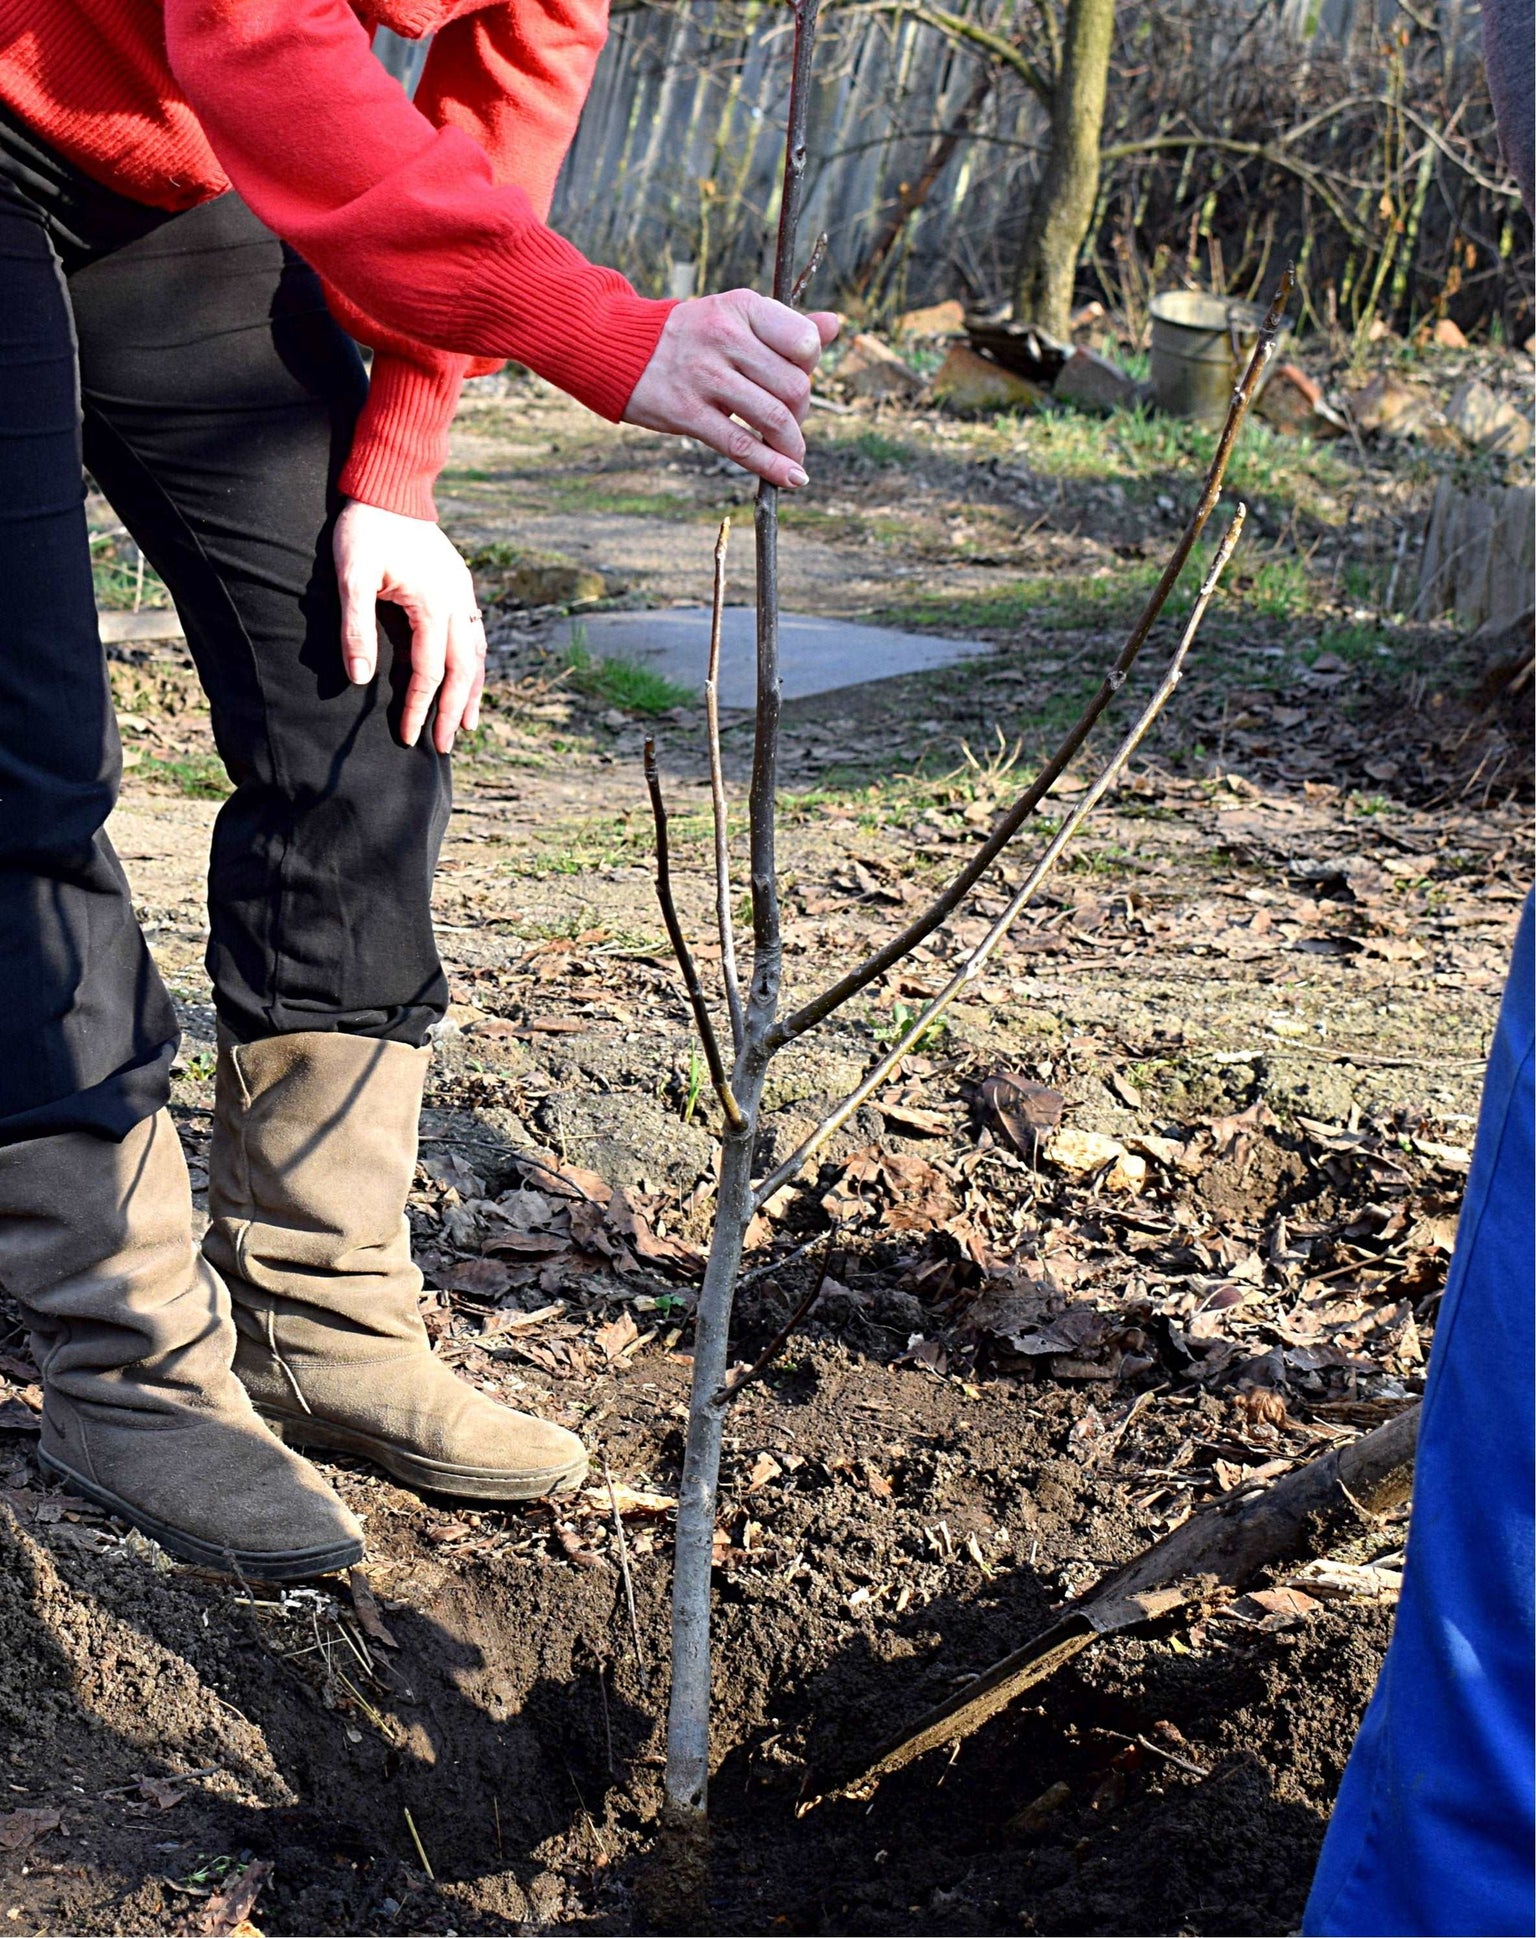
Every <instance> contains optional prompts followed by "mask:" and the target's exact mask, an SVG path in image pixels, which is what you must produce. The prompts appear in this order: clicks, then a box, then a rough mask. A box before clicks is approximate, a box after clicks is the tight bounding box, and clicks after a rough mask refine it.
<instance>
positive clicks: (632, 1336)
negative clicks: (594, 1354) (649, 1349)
mask: <svg viewBox="0 0 1536 1938" xmlns="http://www.w3.org/2000/svg"><path fill="white" fill-rule="evenodd" d="M639 1337H640V1328H639V1327H638V1326H637V1325H636V1324H635V1322H634V1318H633V1316H632V1315H631V1314H630V1313H628V1312H621V1313H620V1314H619V1316H618V1318H617V1319H610V1320H609V1322H608V1324H607V1325H606V1326H599V1327H598V1329H597V1334H596V1338H597V1343H598V1345H599V1346H600V1347H601V1348H602V1352H603V1357H604V1358H605V1359H607V1360H608V1361H609V1362H610V1363H611V1362H612V1361H614V1360H615V1359H617V1358H618V1356H619V1354H620V1353H621V1352H623V1350H624V1348H625V1347H626V1346H632V1345H633V1344H634V1343H635V1341H636V1340H637V1339H638V1338H639Z"/></svg>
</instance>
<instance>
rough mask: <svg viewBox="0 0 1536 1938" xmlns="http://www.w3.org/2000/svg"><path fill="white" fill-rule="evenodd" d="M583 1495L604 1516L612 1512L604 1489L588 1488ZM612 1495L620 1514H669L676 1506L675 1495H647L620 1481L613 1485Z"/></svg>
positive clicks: (642, 1490)
mask: <svg viewBox="0 0 1536 1938" xmlns="http://www.w3.org/2000/svg"><path fill="white" fill-rule="evenodd" d="M583 1494H584V1497H585V1498H586V1499H587V1500H589V1501H591V1502H592V1504H593V1506H594V1507H599V1508H601V1509H602V1511H603V1512H604V1513H605V1514H611V1513H612V1512H613V1505H612V1502H610V1500H609V1499H608V1489H607V1488H606V1487H588V1488H585V1489H583ZM613 1495H614V1499H615V1500H616V1501H617V1502H618V1504H619V1512H620V1514H670V1513H671V1512H672V1510H673V1509H674V1508H675V1507H676V1506H677V1496H676V1495H675V1494H651V1493H647V1492H646V1490H645V1489H644V1488H642V1487H628V1486H626V1485H625V1483H624V1482H623V1481H621V1480H616V1481H615V1482H614V1483H613Z"/></svg>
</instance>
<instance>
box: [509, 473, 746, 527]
mask: <svg viewBox="0 0 1536 1938" xmlns="http://www.w3.org/2000/svg"><path fill="white" fill-rule="evenodd" d="M541 485H542V495H543V496H544V497H545V499H546V501H547V503H548V504H549V507H550V509H551V510H554V511H592V512H607V513H609V514H610V515H611V516H613V517H615V518H665V519H667V520H669V521H670V522H671V523H673V524H679V525H694V524H709V523H713V524H718V523H719V521H720V519H721V518H722V517H723V516H724V514H725V513H726V512H728V511H730V510H731V509H732V508H733V506H732V502H731V501H727V502H726V503H725V504H723V505H715V504H705V503H702V502H700V501H698V500H695V499H693V498H684V497H681V496H679V495H678V494H677V493H675V492H671V491H633V490H623V489H621V488H618V487H607V488H605V487H604V485H603V484H602V482H601V480H600V479H594V480H591V481H588V480H586V479H584V478H579V477H577V478H570V477H566V478H551V479H549V480H547V481H545V480H541Z"/></svg>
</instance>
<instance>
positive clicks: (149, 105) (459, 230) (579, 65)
mask: <svg viewBox="0 0 1536 1938" xmlns="http://www.w3.org/2000/svg"><path fill="white" fill-rule="evenodd" d="M606 16H607V0H492V3H491V4H489V5H484V4H480V0H359V4H358V5H357V7H356V8H355V9H354V8H353V7H350V6H348V5H347V0H0V100H3V101H4V102H5V103H6V104H7V105H8V106H9V107H10V109H11V110H12V112H13V113H15V114H18V115H19V116H20V117H21V118H22V119H23V120H24V121H26V122H27V123H28V124H29V125H30V126H31V127H33V128H34V129H36V130H37V132H38V133H39V134H41V135H42V136H43V137H44V139H45V140H47V141H48V142H50V143H51V145H52V146H53V147H54V148H56V149H57V150H58V151H59V152H60V153H61V154H63V155H64V156H65V157H67V158H68V159H69V160H70V161H72V162H74V163H75V164H76V166H77V167H79V168H80V169H81V170H83V171H84V172H85V173H86V174H88V175H91V176H93V177H94V178H95V179H96V180H97V181H100V182H104V183H106V184H107V186H108V187H110V188H114V189H117V190H118V191H119V192H120V193H122V194H124V195H127V196H130V197H132V198H133V199H134V200H135V201H139V202H147V203H150V204H151V205H153V206H154V207H157V208H165V209H184V208H190V207H192V206H193V205H194V204H196V203H198V202H202V201H206V200H207V199H208V198H209V197H210V196H214V195H219V194H221V193H223V191H224V190H225V189H227V188H228V187H230V186H231V185H233V186H234V187H235V188H236V189H238V190H239V192H240V194H241V195H242V196H243V197H244V198H245V200H246V202H247V203H248V204H249V205H250V207H251V208H252V209H253V210H254V211H255V212H256V214H257V215H258V216H260V218H261V219H262V221H263V222H265V223H266V224H267V226H268V227H269V228H270V229H272V230H274V231H275V232H276V233H277V234H278V235H280V236H282V237H283V238H284V239H285V240H286V241H288V242H290V243H292V245H293V246H294V248H296V249H297V250H298V251H299V253H300V254H301V255H302V256H303V257H304V258H305V260H306V261H307V262H309V263H311V264H312V265H313V266H314V268H315V269H316V270H318V271H319V273H320V275H321V276H322V277H323V278H324V279H325V283H326V287H327V296H328V298H329V300H330V303H331V306H332V308H333V309H334V311H335V312H336V315H337V316H338V317H339V318H340V320H341V322H342V323H343V324H344V325H345V326H346V328H347V329H349V330H350V331H351V332H352V334H353V335H354V336H356V337H358V338H359V339H360V340H361V341H362V342H364V343H368V344H371V345H372V346H373V348H374V350H375V353H376V354H375V357H374V365H373V384H372V389H371V392H370V395H369V399H368V404H367V406H366V408H365V410H364V412H363V416H362V419H361V421H360V423H359V425H358V430H357V436H356V439H355V441H354V443H353V447H352V455H351V459H350V461H349V462H348V464H347V467H346V469H345V471H344V472H343V473H342V480H341V483H342V489H343V490H344V491H345V492H346V493H347V494H348V495H349V496H351V497H354V498H361V499H363V500H365V501H366V502H367V503H369V504H374V505H382V506H384V507H385V508H386V509H387V510H392V511H400V512H405V513H407V514H409V515H410V516H412V517H416V518H430V517H433V516H434V515H435V510H434V506H433V503H432V483H433V480H434V479H435V478H436V476H437V473H438V472H439V471H440V470H441V468H442V465H443V461H444V458H445V457H446V454H447V443H448V425H449V422H450V421H451V419H452V417H453V412H454V407H455V405H456V403H457V401H458V393H459V386H460V384H461V383H462V381H463V379H464V377H465V375H466V374H467V373H469V372H470V371H471V370H472V369H473V368H474V367H475V365H476V361H477V360H481V359H484V360H489V362H490V364H491V367H494V365H495V364H496V363H498V362H500V361H501V360H502V359H503V358H506V357H513V358H516V360H517V361H518V362H519V363H525V364H527V365H528V366H529V367H530V369H533V370H536V371H538V372H539V374H540V375H541V376H544V377H547V378H549V380H550V381H551V382H552V383H555V384H558V385H559V386H560V388H561V389H562V390H566V391H569V392H570V394H571V395H572V396H573V397H577V398H579V399H580V400H581V401H582V402H583V403H584V404H587V405H589V406H590V407H591V408H592V409H593V410H595V411H597V412H599V413H600V414H601V415H602V416H604V417H607V418H610V419H614V420H616V419H617V418H619V417H620V416H621V415H622V414H623V410H624V406H625V405H626V403H627V402H628V401H629V394H630V392H631V391H632V390H633V389H634V387H635V384H636V382H637V381H638V379H639V376H640V373H641V371H642V370H643V369H644V368H645V366H646V364H647V363H648V362H649V360H650V357H651V353H652V351H653V350H654V349H655V347H656V339H657V337H658V336H659V335H660V332H661V327H662V324H663V323H664V322H665V320H666V316H667V311H668V309H669V308H670V305H669V304H666V303H655V302H649V301H647V300H646V299H644V298H643V297H640V296H638V295H636V293H635V291H634V290H633V289H632V288H631V287H630V285H629V284H628V283H627V282H625V280H624V278H623V277H622V276H620V275H618V274H617V273H616V272H615V271H613V270H611V269H599V268H596V267H594V266H593V264H591V263H589V262H588V261H587V260H586V258H585V257H584V256H582V255H581V254H580V253H579V252H578V251H577V250H576V249H574V248H572V246H571V245H570V244H569V243H568V242H564V241H562V240H561V238H560V237H559V236H557V235H555V234H554V233H553V231H552V230H550V229H549V228H547V227H546V226H545V223H544V217H545V216H546V214H547V213H548V210H549V203H550V197H551V196H552V194H553V192H554V185H555V177H556V175H557V174H558V172H559V169H560V164H561V162H562V161H563V160H564V158H565V152H566V149H567V148H568V147H569V146H570V141H571V137H572V135H573V134H574V132H575V128H576V119H577V116H578V115H579V113H580V111H581V105H582V102H583V101H584V100H585V98H586V94H587V89H588V87H589V86H590V85H591V80H592V71H593V68H594V66H595V65H596V62H597V56H598V52H599V50H600V49H601V47H602V44H603V40H604V37H605V35H606V31H607V21H606ZM379 25H383V26H387V27H392V28H393V29H394V30H395V32H397V33H400V34H404V35H405V36H407V37H408V38H413V39H414V38H419V37H420V36H421V35H423V34H426V33H434V34H435V36H436V38H435V39H434V41H433V45H432V50H431V53H430V54H429V56H428V59H427V65H426V70H425V73H424V74H423V76H422V81H421V86H420V88H419V89H418V91H417V95H416V102H415V105H413V104H412V103H411V102H410V101H408V100H407V99H406V96H405V93H404V91H403V90H402V89H401V87H400V86H399V84H398V82H396V81H395V80H393V79H392V78H391V77H390V76H389V75H388V74H387V73H386V72H385V71H384V69H383V68H382V67H381V66H380V65H379V64H378V62H377V61H375V60H374V59H373V58H372V55H371V53H370V49H369V37H370V30H371V29H372V28H373V27H375V26H379Z"/></svg>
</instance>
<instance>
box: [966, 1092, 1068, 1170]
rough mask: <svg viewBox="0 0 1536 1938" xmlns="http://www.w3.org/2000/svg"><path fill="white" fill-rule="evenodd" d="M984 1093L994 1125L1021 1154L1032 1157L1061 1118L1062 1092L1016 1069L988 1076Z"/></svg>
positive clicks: (987, 1110) (986, 1108)
mask: <svg viewBox="0 0 1536 1938" xmlns="http://www.w3.org/2000/svg"><path fill="white" fill-rule="evenodd" d="M980 1096H981V1103H982V1108H983V1109H984V1110H985V1111H986V1113H987V1116H988V1118H989V1119H990V1120H991V1123H992V1125H993V1128H994V1129H995V1130H998V1131H1000V1132H1001V1133H1002V1135H1003V1136H1004V1138H1006V1139H1007V1141H1008V1142H1009V1143H1010V1144H1011V1145H1012V1146H1013V1148H1014V1149H1015V1150H1016V1151H1017V1152H1018V1153H1019V1155H1020V1156H1021V1157H1027V1158H1031V1159H1032V1158H1033V1157H1034V1155H1035V1153H1036V1151H1037V1150H1038V1149H1039V1147H1040V1144H1041V1142H1042V1141H1043V1140H1044V1139H1045V1138H1046V1137H1047V1136H1049V1134H1050V1133H1051V1132H1052V1131H1053V1130H1055V1128H1056V1126H1057V1125H1058V1124H1059V1123H1060V1122H1061V1113H1062V1110H1063V1108H1064V1105H1063V1101H1062V1095H1061V1092H1060V1091H1059V1090H1052V1089H1051V1087H1050V1085H1049V1084H1044V1083H1036V1082H1034V1081H1033V1080H1032V1079H1031V1078H1029V1077H1021V1076H1019V1075H1018V1074H1017V1073H1016V1072H1015V1071H1012V1070H998V1071H996V1072H994V1074H993V1075H992V1076H990V1077H986V1078H984V1079H983V1081H982V1084H981V1090H980Z"/></svg>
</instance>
